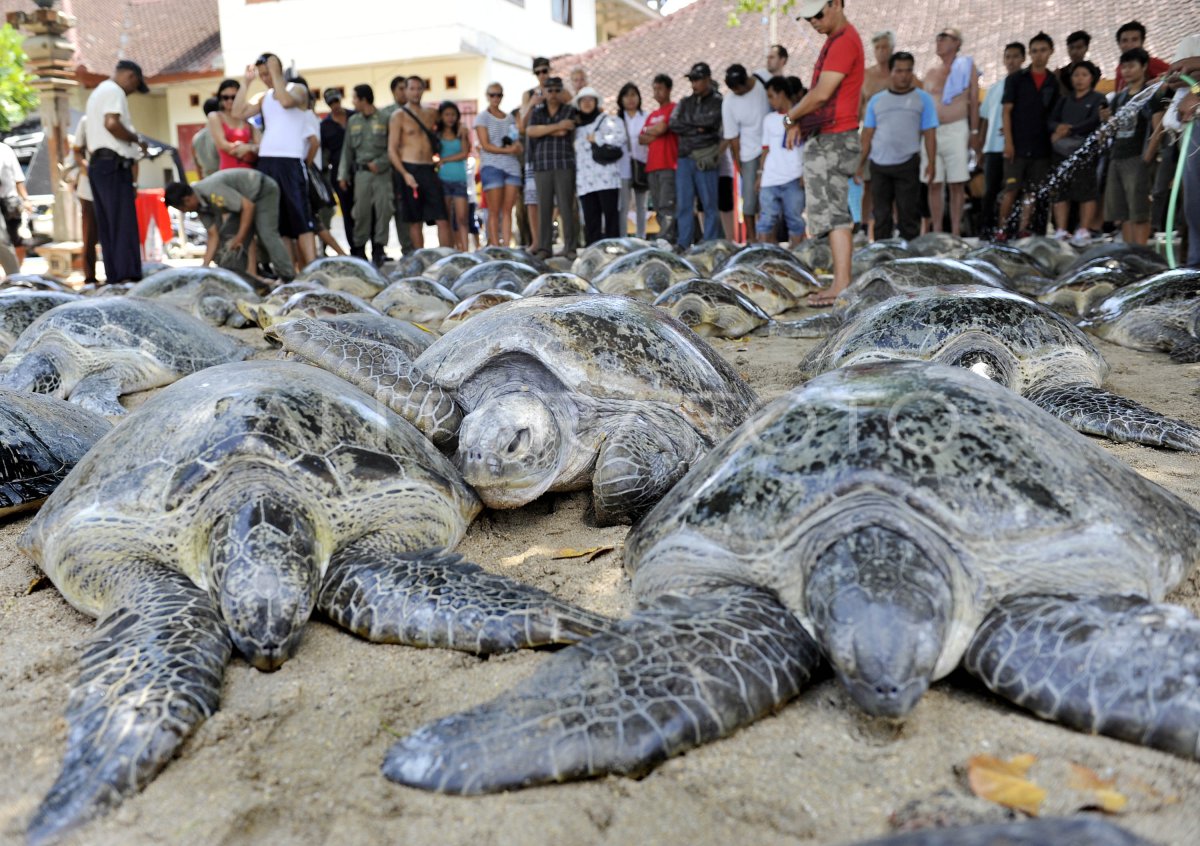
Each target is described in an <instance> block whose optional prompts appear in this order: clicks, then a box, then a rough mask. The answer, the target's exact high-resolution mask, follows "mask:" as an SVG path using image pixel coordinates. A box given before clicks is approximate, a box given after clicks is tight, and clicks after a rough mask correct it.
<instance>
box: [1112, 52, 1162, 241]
mask: <svg viewBox="0 0 1200 846" xmlns="http://www.w3.org/2000/svg"><path fill="white" fill-rule="evenodd" d="M1149 66H1150V54H1149V53H1147V52H1146V51H1145V50H1143V49H1142V48H1141V47H1136V48H1134V49H1133V50H1127V51H1125V52H1124V53H1122V54H1121V76H1122V77H1123V78H1124V80H1125V87H1124V88H1123V89H1121V90H1120V91H1118V92H1117V95H1116V97H1114V98H1113V104H1112V108H1113V111H1114V112H1115V111H1118V110H1120V108H1121V107H1122V106H1124V105H1125V104H1126V103H1128V102H1129V99H1130V98H1131V97H1133V96H1134V95H1135V94H1139V93H1141V90H1142V89H1143V88H1145V87H1146V74H1147V72H1148V69H1149ZM1154 107H1155V102H1154V100H1151V102H1149V103H1147V104H1146V105H1144V106H1143V107H1142V108H1141V110H1139V111H1138V114H1137V117H1136V118H1135V119H1134V120H1131V121H1129V122H1128V123H1126V124H1124V125H1123V126H1121V127H1119V128H1118V129H1117V137H1116V138H1115V139H1113V145H1112V151H1111V153H1110V154H1109V155H1110V161H1109V169H1108V185H1107V188H1106V190H1105V194H1104V219H1105V220H1110V221H1114V222H1116V221H1120V222H1121V237H1122V239H1124V241H1125V243H1126V244H1145V243H1146V242H1147V241H1149V240H1150V187H1151V179H1150V165H1149V164H1147V163H1146V162H1145V161H1144V160H1143V158H1142V154H1143V152H1144V151H1145V148H1146V137H1147V135H1148V133H1149V129H1150V121H1151V119H1152V117H1153V111H1154ZM1103 117H1105V118H1106V119H1107V117H1108V114H1107V112H1106V113H1105V114H1104V115H1103Z"/></svg>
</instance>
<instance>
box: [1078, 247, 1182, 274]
mask: <svg viewBox="0 0 1200 846" xmlns="http://www.w3.org/2000/svg"><path fill="white" fill-rule="evenodd" d="M1096 259H1116V260H1118V261H1120V262H1121V263H1122V264H1123V265H1125V266H1126V267H1128V268H1129V269H1130V270H1133V271H1135V272H1137V273H1141V274H1142V275H1144V276H1152V275H1154V274H1155V273H1161V272H1162V271H1164V270H1167V269H1168V267H1167V260H1166V259H1165V258H1163V257H1162V256H1161V255H1159V254H1158V253H1157V252H1155V250H1154V248H1152V247H1147V246H1146V245H1144V244H1126V243H1123V242H1119V241H1112V242H1109V243H1107V244H1094V245H1093V246H1091V247H1088V248H1087V249H1086V250H1084V251H1083V252H1082V253H1081V254H1080V255H1079V258H1077V259H1075V261H1074V262H1073V263H1072V264H1071V265H1070V266H1069V267H1068V268H1067V270H1076V269H1078V268H1080V267H1083V266H1084V265H1086V264H1088V263H1090V262H1093V261H1095V260H1096Z"/></svg>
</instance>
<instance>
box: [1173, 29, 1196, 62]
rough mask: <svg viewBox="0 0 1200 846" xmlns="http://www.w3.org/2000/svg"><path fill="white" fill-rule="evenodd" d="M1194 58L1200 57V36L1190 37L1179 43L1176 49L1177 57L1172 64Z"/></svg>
mask: <svg viewBox="0 0 1200 846" xmlns="http://www.w3.org/2000/svg"><path fill="white" fill-rule="evenodd" d="M1192 56H1200V35H1189V36H1188V37H1187V38H1185V39H1183V41H1181V42H1179V46H1178V47H1176V48H1175V56H1174V58H1172V59H1171V63H1172V64H1174V63H1175V62H1182V61H1183V60H1184V59H1190V58H1191V57H1192Z"/></svg>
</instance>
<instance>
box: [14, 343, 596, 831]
mask: <svg viewBox="0 0 1200 846" xmlns="http://www.w3.org/2000/svg"><path fill="white" fill-rule="evenodd" d="M479 509H480V505H479V500H478V499H477V498H476V496H475V494H474V493H472V491H471V489H470V488H468V487H467V486H466V485H465V484H463V481H462V479H461V477H460V476H459V475H458V472H457V471H456V470H455V469H454V467H453V466H451V464H450V462H449V461H448V460H447V459H446V458H444V457H443V456H442V455H441V453H439V452H438V451H437V450H436V449H435V448H434V447H433V445H432V444H430V443H429V442H428V441H427V440H426V439H425V438H424V437H422V436H421V434H420V433H419V432H417V431H416V430H415V429H414V428H413V427H412V426H411V425H409V424H408V423H407V422H405V421H404V420H402V419H401V418H400V417H398V416H397V415H396V414H394V413H393V412H391V411H389V410H388V409H386V408H384V407H383V406H381V405H380V404H379V403H377V402H375V401H373V400H372V399H371V398H370V397H368V396H366V395H365V394H363V393H362V392H361V391H359V390H357V389H356V388H354V387H353V386H352V385H349V384H348V383H346V382H343V381H342V380H340V379H338V378H337V377H336V376H333V375H331V374H329V373H326V372H324V371H322V370H319V369H317V368H314V367H309V366H308V365H305V364H300V363H298V362H288V361H253V362H242V363H238V364H232V365H228V366H223V367H215V368H213V369H211V370H208V371H205V372H203V373H197V374H194V375H193V376H191V377H190V378H188V379H184V380H182V381H181V382H179V383H177V384H175V385H173V386H171V387H170V388H168V389H166V390H164V391H162V392H161V393H160V394H159V395H157V396H155V397H153V398H152V399H151V400H149V401H148V402H147V403H146V404H145V405H143V406H142V407H141V408H139V409H138V410H136V411H135V412H133V413H132V414H131V415H130V416H129V418H128V419H127V420H126V421H124V422H123V424H122V425H121V426H119V427H117V428H116V429H114V430H113V431H112V432H111V433H110V434H109V435H108V436H107V437H106V438H104V439H102V440H101V441H100V442H99V443H97V445H96V446H95V447H94V448H93V449H92V450H91V452H89V453H88V454H87V456H86V457H85V458H84V459H83V460H82V461H81V462H80V463H79V464H78V465H77V466H76V467H75V469H74V470H73V471H72V473H71V475H69V476H68V477H67V479H66V480H65V481H64V482H63V484H61V485H60V486H59V488H58V490H57V491H56V492H55V494H54V495H53V496H52V497H51V498H50V499H49V500H48V501H47V503H46V505H45V506H44V507H43V508H42V510H41V512H39V514H38V515H37V517H36V518H35V519H34V520H33V522H32V523H31V524H30V526H29V528H28V531H27V532H26V534H25V536H24V538H23V541H22V543H23V546H24V548H25V550H26V551H27V552H28V554H29V555H30V556H31V557H32V558H33V560H34V561H35V562H37V564H38V566H39V567H40V568H41V569H42V570H43V571H44V572H45V573H46V575H47V576H48V577H49V578H50V580H51V581H52V582H53V583H54V585H55V586H56V587H57V588H58V590H59V591H60V592H61V593H62V595H63V597H64V598H65V599H66V600H67V601H68V602H69V603H70V604H71V605H73V606H74V607H75V608H76V609H78V610H79V611H81V612H83V613H84V614H86V615H88V616H90V617H94V618H96V620H97V624H96V629H95V633H94V634H93V635H92V637H91V638H90V640H89V643H88V646H87V648H86V649H85V650H84V651H83V655H82V659H81V662H82V665H81V671H80V675H79V678H78V681H77V682H76V683H75V684H74V686H73V689H72V691H71V695H70V698H69V699H68V702H67V713H66V720H67V732H66V734H67V751H66V756H65V758H64V760H63V766H62V771H61V773H60V775H59V777H58V779H57V781H56V782H55V783H54V785H53V787H51V788H50V791H49V793H48V794H47V796H46V797H45V799H43V801H42V803H41V805H40V807H39V808H38V809H37V811H36V812H35V813H34V815H33V819H32V821H31V822H30V823H29V829H28V835H29V839H30V840H31V841H32V842H34V843H41V842H44V841H48V840H51V839H53V838H54V837H56V836H57V835H58V834H60V833H62V832H64V831H66V830H69V829H71V828H73V827H75V826H78V825H79V824H81V823H83V822H86V821H87V820H88V819H89V818H91V817H94V816H97V815H100V814H103V813H105V812H106V811H107V810H109V809H110V808H112V807H113V806H115V805H116V804H118V803H119V802H120V801H121V800H122V799H123V798H124V797H125V796H127V795H129V794H131V793H134V792H136V791H137V790H139V789H140V788H141V787H143V786H144V785H145V784H146V783H147V782H149V781H150V780H152V779H153V778H154V776H155V775H156V774H157V773H158V772H159V770H161V769H162V768H163V767H164V766H166V764H167V763H168V762H169V761H170V759H171V757H172V756H173V755H174V754H175V753H176V751H177V750H178V749H179V747H180V745H181V744H182V743H183V741H184V740H185V739H186V738H187V737H188V736H189V735H190V734H191V733H192V732H193V731H194V730H195V729H196V727H197V726H198V725H199V724H200V723H202V722H203V721H204V720H205V719H206V718H207V717H208V716H210V715H211V714H212V713H213V712H214V711H216V710H217V708H218V706H219V703H220V698H221V687H222V679H223V674H224V671H225V665H226V663H227V662H228V661H229V659H230V657H231V652H232V651H233V650H236V651H237V652H239V653H241V655H242V656H244V657H245V658H246V660H247V661H249V662H250V663H251V664H253V665H254V666H255V667H257V668H258V669H260V670H274V669H276V668H278V667H279V666H281V665H282V664H283V663H284V662H285V661H286V660H287V659H288V658H289V657H290V656H291V655H292V654H293V652H294V651H295V650H296V648H297V647H298V645H299V643H300V640H301V636H302V632H303V629H304V627H305V624H306V622H307V620H308V619H309V616H310V615H311V614H312V613H313V612H314V611H319V612H320V613H321V614H322V615H324V616H325V617H327V618H329V619H331V620H332V621H333V622H334V623H336V624H338V625H340V626H342V627H344V628H346V629H349V630H350V631H352V632H353V633H355V634H357V635H359V636H361V637H364V638H366V639H368V640H371V641H375V642H383V643H402V644H411V645H413V646H423V647H446V648H451V649H459V650H464V651H467V652H474V653H481V654H486V653H492V652H503V651H507V650H511V649H516V648H521V647H526V646H535V645H538V644H545V643H561V642H570V641H573V640H578V639H579V637H580V636H581V635H586V634H589V633H591V632H594V631H596V630H597V629H598V628H600V627H602V626H603V625H604V624H605V622H606V621H605V620H604V619H603V618H600V617H597V616H596V615H593V614H589V613H587V612H583V611H579V610H577V609H575V608H573V607H571V606H569V605H566V604H565V603H562V602H559V601H557V600H555V599H554V598H553V597H551V596H549V595H547V594H545V593H543V592H541V591H537V590H534V589H532V588H528V587H526V586H524V585H521V584H519V583H516V582H512V581H510V580H508V579H505V578H502V577H499V576H493V575H490V574H487V573H485V572H483V571H482V570H480V569H479V568H478V567H475V566H474V565H470V564H466V563H463V562H462V561H461V560H460V559H459V558H458V556H455V555H452V554H450V553H448V552H446V550H448V549H450V548H452V547H453V546H454V545H455V544H456V543H457V542H458V540H459V539H460V538H461V537H462V535H463V533H464V531H465V530H466V527H467V525H468V524H469V523H470V522H471V520H472V519H473V518H474V517H475V515H476V514H477V513H478V511H479Z"/></svg>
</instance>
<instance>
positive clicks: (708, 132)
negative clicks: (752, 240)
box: [667, 62, 721, 249]
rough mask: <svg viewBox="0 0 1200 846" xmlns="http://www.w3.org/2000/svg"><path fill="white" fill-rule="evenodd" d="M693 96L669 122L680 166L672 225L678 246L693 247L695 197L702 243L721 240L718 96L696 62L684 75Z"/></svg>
mask: <svg viewBox="0 0 1200 846" xmlns="http://www.w3.org/2000/svg"><path fill="white" fill-rule="evenodd" d="M687 78H688V80H690V81H691V83H692V93H691V94H690V95H689V96H687V97H684V98H683V99H682V100H680V101H679V105H678V106H676V107H675V111H673V112H671V119H670V121H669V122H668V124H667V125H668V126H669V127H670V130H671V132H674V133H675V134H676V135H678V136H679V163H678V165H677V166H676V170H675V215H676V217H675V225H676V227H677V232H678V241H677V244H678V246H680V247H682V248H684V249H687V248H688V247H690V246H691V245H692V235H693V232H694V230H695V223H696V196H697V195H699V197H700V206H701V208H703V209H704V240H705V241H713V240H716V239H717V238H720V237H721V213H720V210H719V209H718V208H717V185H718V181H719V180H718V175H719V167H720V160H721V95H720V94H718V93H717V89H716V87H715V86H714V85H713V81H712V71H711V70H710V69H709V67H708V65H707V64H705V63H704V62H696V64H694V65H692V69H691V70H689V71H688V72H687Z"/></svg>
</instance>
